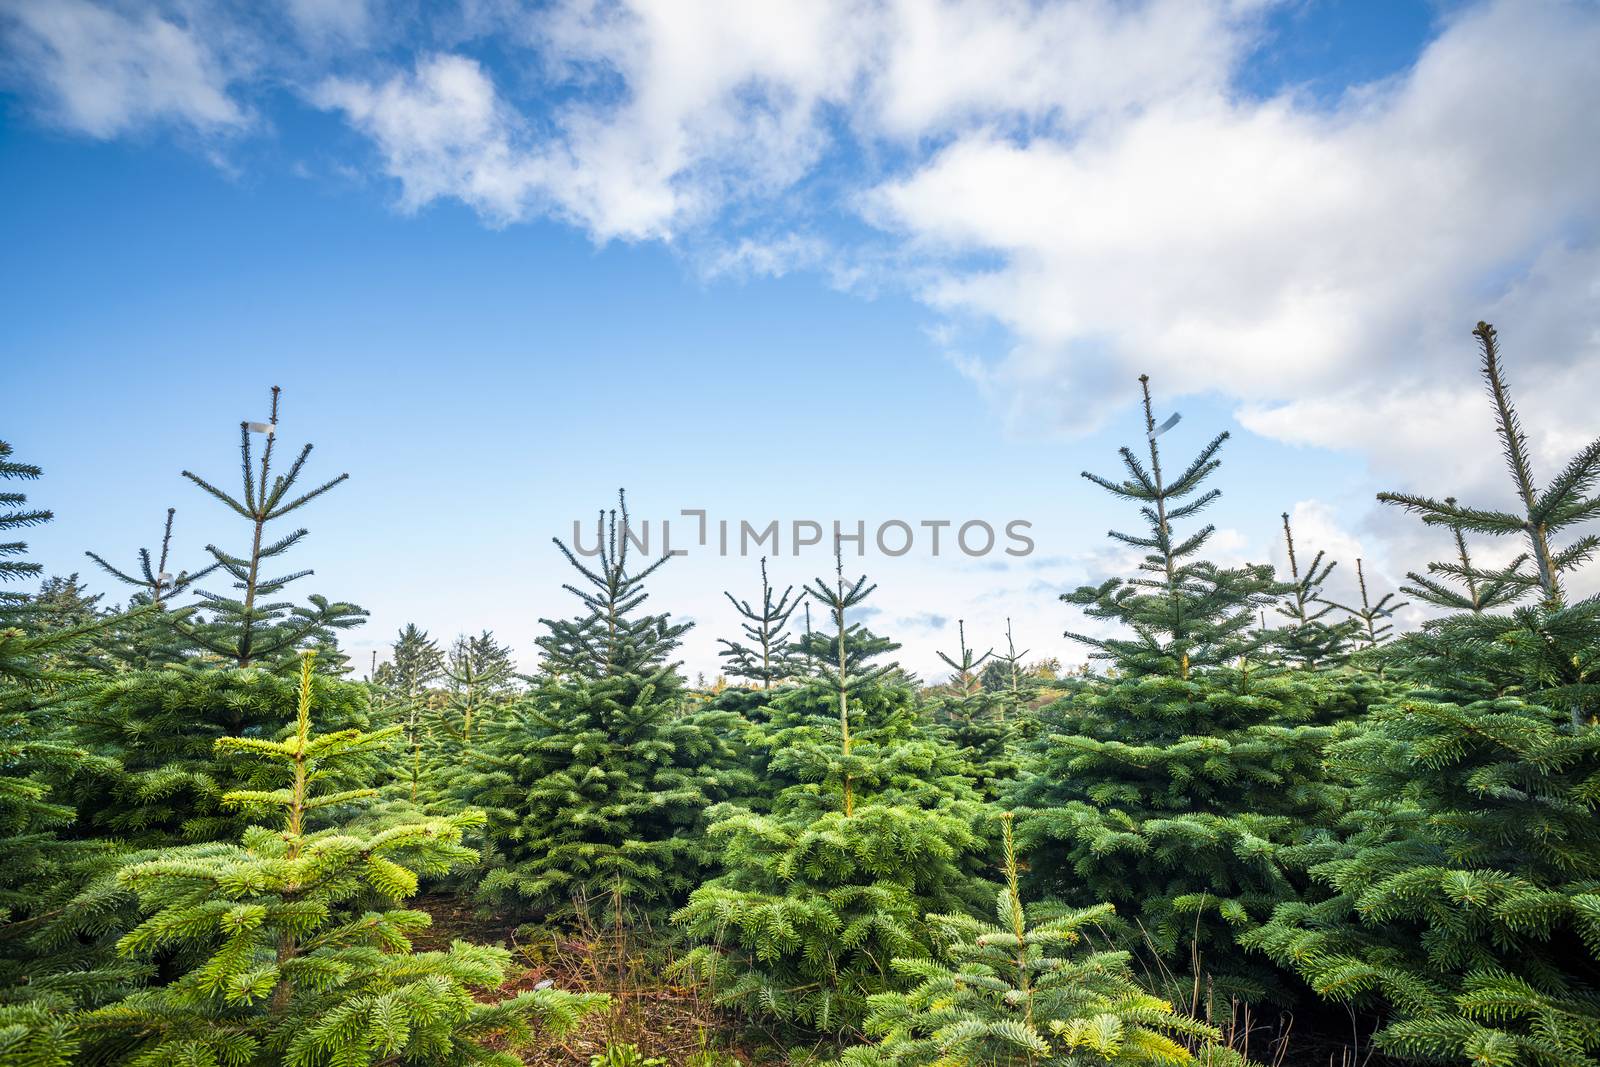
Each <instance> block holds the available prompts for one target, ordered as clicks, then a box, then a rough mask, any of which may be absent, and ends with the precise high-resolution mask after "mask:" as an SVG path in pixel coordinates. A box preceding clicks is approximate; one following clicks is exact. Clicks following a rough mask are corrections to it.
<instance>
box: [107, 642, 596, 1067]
mask: <svg viewBox="0 0 1600 1067" xmlns="http://www.w3.org/2000/svg"><path fill="white" fill-rule="evenodd" d="M312 692H313V679H312V672H311V664H310V660H309V657H308V658H307V660H306V661H305V664H304V666H303V669H302V672H301V677H300V688H299V696H298V716H297V720H296V726H295V730H294V733H293V734H292V735H291V736H290V737H289V738H287V739H286V740H283V741H269V740H265V739H262V738H252V737H227V738H223V739H220V740H219V741H218V743H217V747H218V749H219V751H226V752H231V753H235V754H237V755H240V756H242V757H245V758H251V759H255V760H259V761H261V762H263V763H264V764H267V765H271V766H274V767H275V768H276V770H277V776H276V783H275V787H274V788H261V789H252V790H243V791H238V792H232V793H229V794H228V795H227V797H226V798H225V802H226V803H227V804H228V805H229V806H230V807H233V808H237V809H240V810H243V811H246V812H253V813H268V812H276V813H277V814H278V817H279V820H280V826H281V829H277V830H273V829H267V828H266V827H262V826H253V827H251V828H250V829H249V830H247V831H246V832H245V834H244V837H243V840H242V841H241V843H239V844H208V845H198V846H191V847H189V848H186V849H181V850H177V851H174V852H172V853H170V854H168V855H165V856H163V857H161V858H159V859H151V860H146V861H144V862H140V863H136V864H133V865H131V866H129V867H127V868H126V869H124V870H123V872H122V874H121V880H122V882H123V883H124V884H126V885H127V886H128V887H130V888H131V889H132V890H133V891H134V892H136V893H137V894H138V896H139V900H140V903H141V905H142V908H143V910H144V913H145V918H144V921H143V922H141V923H140V924H139V925H138V926H137V927H135V928H134V929H133V930H131V931H130V932H129V933H128V934H126V935H125V936H124V937H123V938H122V941H121V943H120V950H121V951H122V952H123V953H124V954H125V955H127V956H128V957H130V958H133V959H143V960H151V961H155V960H160V959H164V958H172V957H174V956H175V957H176V958H177V959H178V960H181V961H182V973H181V974H179V975H177V976H176V977H174V978H172V979H171V980H169V981H165V982H164V983H163V984H161V985H159V986H156V987H152V988H150V989H147V990H144V991H141V992H138V993H134V994H132V995H131V996H129V997H127V998H125V999H124V1000H122V1001H120V1002H119V1003H116V1004H114V1005H110V1006H107V1007H104V1008H100V1009H98V1010H96V1011H94V1012H92V1013H90V1014H88V1015H87V1016H85V1017H84V1018H83V1019H82V1020H81V1022H80V1024H79V1026H80V1029H81V1031H82V1033H83V1036H84V1040H85V1041H86V1042H87V1043H88V1044H89V1045H90V1046H91V1050H92V1054H93V1055H95V1056H96V1057H97V1058H104V1059H108V1060H113V1061H115V1062H127V1063H139V1064H155V1063H193V1064H239V1065H244V1064H249V1065H260V1067H267V1065H280V1064H281V1065H284V1067H313V1065H335V1064H337V1065H363V1064H372V1065H376V1064H386V1063H394V1062H411V1063H428V1064H437V1065H445V1064H468V1063H496V1064H504V1065H507V1067H511V1065H515V1064H517V1063H519V1062H520V1060H519V1059H518V1058H517V1057H516V1056H514V1055H512V1054H511V1053H509V1052H492V1051H491V1050H490V1049H489V1048H488V1047H486V1046H485V1044H484V1042H485V1041H486V1040H489V1039H492V1038H495V1037H496V1036H498V1035H508V1036H509V1037H510V1038H511V1039H512V1040H513V1041H516V1040H521V1039H526V1037H527V1036H528V1034H529V1027H530V1025H531V1024H533V1023H538V1022H543V1023H546V1024H554V1025H555V1026H557V1027H566V1026H570V1025H571V1023H573V1022H574V1021H575V1020H576V1019H577V1018H578V1017H579V1016H580V1015H582V1014H583V1013H584V1012H585V1011H587V1010H589V1009H591V1008H593V1007H596V1006H598V1003H599V1002H600V1001H601V1000H603V998H597V997H593V996H577V995H574V994H570V993H564V992H560V991H557V990H548V989H547V990H542V991H537V992H525V993H520V994H517V995H516V996H514V997H511V998H509V999H506V1000H500V1001H498V1002H492V1003H481V1002H479V1001H478V1000H477V999H476V998H475V995H474V994H477V993H486V992H489V991H492V990H495V989H497V988H498V987H499V986H500V985H501V984H502V983H503V982H504V980H505V977H506V968H507V964H508V962H509V954H508V953H507V952H506V951H505V950H503V949H497V948H485V947H482V946H476V945H469V944H466V943H465V942H460V941H458V942H456V943H455V944H454V945H452V946H451V948H450V949H449V950H448V951H445V952H423V953H413V952H412V951H411V946H410V941H409V935H410V934H411V933H413V932H415V931H416V930H418V929H419V928H421V927H423V926H425V925H427V923H428V921H429V920H428V916H427V914H426V913H424V912H419V911H411V910H406V909H403V908H399V907H397V904H398V903H399V901H401V900H403V899H404V898H405V897H407V896H409V895H411V894H412V893H414V892H415V890H416V886H417V878H418V875H419V874H440V873H443V872H445V871H448V870H449V869H450V868H452V867H454V866H457V865H459V864H462V863H468V862H471V861H472V860H473V859H474V858H475V853H474V851H473V850H472V849H470V848H467V847H465V846H464V845H463V844H462V842H461V838H462V834H463V832H465V831H467V830H468V829H470V828H471V827H472V826H473V825H474V823H475V822H481V816H478V817H477V818H476V819H474V817H473V816H471V815H470V814H463V815H460V816H457V817H454V818H452V819H436V820H430V821H428V822H420V823H413V824H410V825H400V826H395V827H391V828H389V829H387V830H384V831H381V832H378V833H375V834H370V835H368V834H360V833H356V832H352V831H350V830H347V829H345V828H342V827H338V826H334V827H330V828H328V829H324V830H320V831H312V830H310V828H309V827H310V823H311V813H312V812H314V811H317V810H319V809H329V810H337V808H339V807H341V806H343V805H348V804H350V803H352V802H354V801H357V800H359V799H361V798H362V797H363V796H369V795H371V793H372V791H371V790H363V789H353V790H352V789H342V788H339V787H338V785H337V784H335V783H338V782H341V781H342V780H344V779H346V778H347V777H348V775H347V774H344V773H340V772H339V771H338V770H337V765H338V764H339V763H341V762H345V761H350V760H352V759H354V762H355V763H356V764H357V765H358V766H359V765H360V764H361V763H362V762H364V761H363V760H361V759H360V757H361V756H362V755H363V754H365V753H370V751H371V750H373V749H374V748H376V747H379V746H381V745H382V743H383V742H384V741H385V740H386V739H388V738H392V737H393V736H394V734H395V733H397V732H398V727H389V728H388V729H386V730H382V731H379V732H377V733H362V732H360V731H358V730H342V731H338V732H335V733H327V734H317V735H313V734H312V733H311V727H310V708H311V702H312ZM365 762H370V761H365ZM330 771H331V772H332V773H330ZM330 784H334V785H335V787H334V789H333V790H332V791H329V790H328V788H327V786H328V785H330Z"/></svg>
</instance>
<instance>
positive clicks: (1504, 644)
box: [1378, 322, 1600, 730]
mask: <svg viewBox="0 0 1600 1067" xmlns="http://www.w3.org/2000/svg"><path fill="white" fill-rule="evenodd" d="M1473 335H1474V336H1475V337H1476V338H1477V341H1478V348H1479V354H1480V356H1481V363H1480V368H1479V369H1480V373H1481V374H1482V377H1483V380H1484V385H1485V387H1486V389H1487V391H1488V394H1489V399H1490V403H1491V406H1492V408H1493V410H1494V419H1495V431H1496V433H1497V434H1498V435H1499V438H1500V446H1501V452H1502V456H1503V458H1504V460H1505V465H1506V471H1507V473H1508V474H1509V475H1510V478H1511V482H1512V485H1513V487H1514V489H1515V493H1516V501H1517V505H1516V510H1515V511H1500V510H1492V509H1487V508H1476V507H1469V506H1466V505H1462V504H1458V503H1454V502H1453V501H1450V500H1448V499H1447V500H1436V499H1434V498H1432V497H1427V496H1420V495H1416V494H1411V493H1379V494H1378V499H1379V500H1380V501H1383V502H1384V503H1387V504H1394V505H1397V506H1399V507H1402V508H1404V509H1406V510H1407V511H1410V512H1413V513H1414V514H1417V515H1419V516H1420V517H1421V518H1422V521H1423V522H1425V523H1427V524H1428V525H1430V526H1444V527H1446V528H1448V529H1451V530H1456V531H1459V532H1464V533H1475V534H1482V535H1486V536H1491V537H1521V538H1522V539H1523V541H1524V543H1525V545H1526V551H1525V552H1524V553H1522V554H1521V555H1519V556H1518V557H1517V558H1516V559H1515V560H1514V561H1513V562H1512V563H1511V564H1509V565H1507V566H1505V567H1502V568H1499V569H1493V570H1489V569H1479V568H1477V567H1474V566H1472V565H1471V563H1470V562H1463V563H1461V564H1449V563H1446V564H1439V565H1437V566H1436V567H1435V568H1431V569H1432V570H1434V571H1435V573H1438V574H1440V575H1444V576H1447V577H1451V578H1455V579H1458V580H1467V579H1471V580H1472V581H1473V582H1474V583H1488V584H1490V585H1491V586H1492V587H1493V588H1494V589H1495V590H1496V592H1497V594H1498V602H1499V603H1500V604H1510V603H1512V602H1514V601H1516V600H1518V599H1521V598H1522V597H1525V596H1532V597H1534V598H1535V599H1534V602H1533V603H1532V604H1528V605H1524V606H1521V607H1517V608H1515V609H1514V610H1513V611H1512V612H1511V613H1510V614H1509V615H1500V614H1498V613H1492V612H1482V611H1473V612H1466V613H1462V614H1459V615H1457V616H1454V617H1452V618H1450V619H1447V620H1445V621H1444V622H1442V623H1440V624H1438V625H1437V627H1436V628H1435V633H1436V634H1437V635H1438V636H1439V637H1440V638H1441V639H1442V640H1445V641H1448V642H1451V643H1454V644H1456V645H1457V646H1459V647H1462V648H1466V649H1471V650H1476V649H1483V648H1497V649H1499V650H1501V651H1503V652H1505V653H1508V655H1503V656H1500V657H1498V658H1496V657H1493V656H1490V655H1484V656H1482V657H1481V658H1482V660H1483V661H1484V662H1485V663H1486V664H1490V663H1492V664H1494V665H1495V666H1496V667H1497V668H1498V669H1500V670H1502V671H1504V670H1508V669H1509V671H1510V672H1512V673H1513V674H1517V675H1520V677H1521V682H1522V685H1521V686H1520V689H1519V691H1520V692H1521V693H1522V694H1523V695H1526V696H1529V697H1530V698H1532V699H1533V700H1534V701H1536V702H1539V703H1547V702H1550V703H1555V704H1558V705H1561V706H1564V707H1566V708H1567V709H1568V711H1569V715H1570V718H1571V722H1572V728H1573V729H1574V730H1578V729H1581V728H1582V727H1583V726H1585V725H1586V724H1588V723H1590V722H1592V721H1593V718H1594V715H1595V713H1596V710H1597V708H1600V647H1597V643H1596V642H1595V640H1594V634H1595V632H1596V631H1597V630H1600V597H1589V598H1587V599H1584V600H1580V601H1578V602H1576V603H1568V600H1567V595H1566V591H1565V589H1564V587H1563V585H1562V576H1563V575H1564V574H1566V573H1568V572H1570V571H1572V570H1575V569H1576V568H1578V567H1580V566H1582V565H1583V564H1584V563H1586V562H1587V561H1588V560H1589V559H1590V558H1591V557H1592V556H1593V555H1594V553H1595V551H1596V549H1600V534H1594V533H1579V532H1577V531H1579V530H1581V529H1582V528H1583V527H1584V526H1585V525H1586V524H1587V523H1590V522H1593V521H1594V520H1595V519H1596V518H1600V493H1596V492H1594V490H1595V486H1596V483H1597V482H1600V439H1597V440H1595V441H1591V442H1590V443H1589V444H1588V445H1586V446H1585V447H1584V448H1582V449H1580V450H1579V451H1578V453H1577V454H1576V455H1574V456H1573V457H1572V459H1571V460H1569V461H1568V463H1567V465H1566V466H1565V467H1564V468H1562V470H1561V472H1560V473H1559V474H1558V475H1557V476H1556V477H1555V478H1554V479H1552V480H1551V481H1550V483H1549V484H1548V485H1546V486H1545V487H1544V488H1543V489H1540V488H1539V487H1538V480H1537V478H1536V477H1535V475H1534V471H1533V465H1532V461H1531V459H1530V458H1529V451H1530V450H1529V447H1528V440H1527V436H1526V434H1525V433H1524V432H1523V429H1522V421H1521V418H1520V416H1519V415H1518V414H1517V409H1516V407H1515V405H1513V404H1512V402H1511V390H1510V387H1509V385H1508V384H1507V382H1506V378H1505V372H1504V370H1503V368H1502V366H1501V362H1500V348H1499V338H1498V336H1497V335H1496V333H1495V330H1494V327H1493V326H1490V325H1489V324H1488V323H1486V322H1480V323H1478V326H1477V328H1476V329H1475V330H1474V331H1473ZM1568 532H1572V533H1575V534H1576V536H1574V538H1573V540H1572V541H1571V542H1570V543H1569V544H1567V545H1566V546H1564V547H1561V546H1558V545H1557V544H1556V543H1555V541H1556V538H1558V537H1559V536H1561V535H1562V534H1564V533H1568Z"/></svg>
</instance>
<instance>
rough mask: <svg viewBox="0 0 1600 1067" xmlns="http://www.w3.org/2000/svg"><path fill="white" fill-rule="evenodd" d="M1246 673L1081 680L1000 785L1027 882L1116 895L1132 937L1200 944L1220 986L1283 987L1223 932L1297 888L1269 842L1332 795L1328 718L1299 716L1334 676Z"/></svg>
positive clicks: (1309, 821)
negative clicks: (1012, 811)
mask: <svg viewBox="0 0 1600 1067" xmlns="http://www.w3.org/2000/svg"><path fill="white" fill-rule="evenodd" d="M1242 683H1243V680H1242V679H1241V678H1240V677H1238V676H1232V677H1230V676H1228V675H1226V674H1222V673H1219V672H1210V673H1208V674H1205V675H1202V676H1200V677H1195V678H1190V679H1188V680H1183V679H1179V678H1172V677H1163V676H1159V675H1151V676H1146V677H1142V678H1132V679H1126V680H1122V681H1117V682H1114V683H1111V684H1108V685H1104V686H1099V687H1095V688H1093V689H1090V690H1086V691H1084V692H1081V693H1079V694H1078V695H1077V696H1076V697H1075V699H1074V700H1073V702H1072V705H1071V707H1070V709H1068V710H1067V711H1066V713H1065V716H1064V718H1063V721H1062V723H1061V726H1060V729H1061V731H1062V732H1060V733H1057V734H1053V735H1051V736H1050V737H1048V738H1047V739H1046V740H1045V742H1044V744H1043V745H1042V747H1041V752H1040V757H1039V764H1038V766H1037V769H1036V773H1034V774H1033V775H1030V776H1027V777H1025V778H1024V779H1022V780H1021V781H1020V782H1019V784H1018V786H1017V788H1016V789H1015V790H1014V791H1013V792H1012V793H1011V794H1010V798H1011V800H1012V802H1013V803H1015V804H1016V805H1017V806H1018V807H1019V809H1020V810H1019V818H1020V819H1021V824H1020V827H1019V830H1020V833H1021V836H1022V840H1023V845H1024V848H1025V849H1026V850H1027V852H1028V855H1029V857H1030V859H1031V860H1032V869H1031V872H1030V876H1029V877H1030V881H1031V883H1032V884H1033V885H1034V886H1035V888H1036V891H1038V892H1040V893H1042V894H1044V895H1046V896H1054V897H1060V898H1061V899H1063V900H1066V901H1068V902H1070V903H1074V904H1085V905H1086V904H1089V903H1095V902H1098V901H1110V902H1112V903H1114V904H1115V905H1116V908H1117V911H1118V913H1119V914H1121V915H1122V916H1123V917H1125V918H1126V919H1128V920H1129V921H1130V922H1133V921H1136V922H1137V924H1138V927H1139V937H1138V938H1136V939H1135V940H1133V941H1132V942H1131V944H1133V945H1135V946H1137V947H1140V948H1141V949H1142V950H1146V951H1149V952H1150V953H1152V954H1153V955H1154V956H1156V957H1158V958H1160V959H1162V960H1166V961H1189V960H1192V959H1194V958H1196V956H1198V958H1199V959H1200V960H1201V965H1202V967H1203V968H1204V973H1205V974H1207V975H1210V976H1211V978H1212V989H1213V991H1214V992H1215V993H1217V994H1219V995H1221V996H1224V997H1226V996H1227V995H1229V994H1240V995H1244V996H1246V997H1250V998H1256V997H1260V996H1262V995H1264V994H1268V995H1272V996H1274V997H1277V998H1279V999H1283V998H1284V997H1286V996H1287V995H1288V994H1287V993H1286V991H1285V989H1284V988H1283V987H1282V984H1281V982H1280V981H1279V980H1278V978H1277V976H1276V975H1275V974H1274V973H1273V972H1272V970H1271V969H1270V968H1267V967H1264V966H1262V963H1261V961H1260V960H1259V959H1254V958H1251V957H1250V956H1248V955H1246V954H1245V953H1243V952H1241V951H1240V950H1239V949H1238V948H1237V946H1236V945H1235V944H1234V938H1235V935H1236V934H1237V933H1238V932H1240V931H1242V930H1246V929H1248V928H1249V927H1250V924H1251V923H1252V922H1258V921H1261V920H1263V919H1265V918H1266V917H1267V915H1268V914H1269V913H1270V912H1271V910H1272V908H1273V907H1274V906H1275V905H1277V904H1278V903H1280V902H1282V901H1284V900H1288V899H1294V898H1295V897H1296V895H1297V887H1296V886H1295V884H1294V883H1293V882H1292V881H1291V880H1290V878H1289V877H1288V876H1286V874H1285V873H1284V871H1283V870H1282V868H1281V865H1280V863H1279V861H1278V853H1279V852H1280V851H1281V850H1282V849H1283V848H1284V847H1286V846H1289V845H1293V844H1298V843H1302V842H1304V841H1305V840H1307V838H1308V836H1311V835H1314V833H1315V829H1314V828H1315V826H1316V824H1317V822H1318V821H1319V820H1321V819H1322V818H1325V817H1327V816H1328V814H1329V813H1333V812H1337V811H1338V810H1339V807H1340V806H1341V804H1342V791H1341V790H1340V789H1339V788H1338V787H1337V785H1336V784H1335V783H1333V782H1331V781H1330V780H1329V779H1328V777H1327V775H1326V773H1325V772H1324V769H1323V750H1324V747H1325V746H1326V745H1327V744H1328V743H1329V741H1330V740H1331V739H1332V738H1333V737H1334V736H1336V730H1337V728H1336V727H1333V726H1317V725H1306V724H1305V721H1306V720H1307V719H1309V718H1311V717H1312V716H1311V713H1310V712H1309V710H1308V705H1314V704H1316V703H1317V696H1316V690H1317V689H1319V688H1321V687H1323V686H1328V685H1333V684H1336V683H1333V682H1329V681H1324V680H1322V679H1321V678H1320V676H1315V675H1309V674H1307V673H1306V672H1293V673H1292V674H1287V675H1280V676H1275V677H1271V678H1253V679H1251V680H1250V683H1249V686H1248V688H1245V687H1244V685H1243V684H1242ZM1141 942H1147V943H1144V944H1141ZM1151 963H1152V966H1154V962H1153V961H1151ZM1168 966H1169V967H1170V962H1169V964H1168ZM1180 966H1181V964H1180ZM1191 977H1192V976H1191Z"/></svg>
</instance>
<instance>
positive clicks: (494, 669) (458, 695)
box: [444, 630, 517, 745]
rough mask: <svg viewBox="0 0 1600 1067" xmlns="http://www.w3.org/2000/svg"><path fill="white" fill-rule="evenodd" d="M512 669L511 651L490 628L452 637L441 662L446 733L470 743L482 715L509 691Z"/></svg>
mask: <svg viewBox="0 0 1600 1067" xmlns="http://www.w3.org/2000/svg"><path fill="white" fill-rule="evenodd" d="M516 672H517V665H516V662H515V660H513V659H512V656H511V650H510V649H509V648H507V647H506V646H505V645H502V644H501V643H500V642H499V641H497V640H495V636H494V634H493V633H491V632H490V631H488V630H484V631H483V632H482V633H480V634H478V635H476V636H471V637H458V638H456V641H455V644H453V645H451V646H450V653H449V655H448V656H447V657H446V658H445V661H444V677H445V682H446V693H447V699H448V704H447V705H446V708H447V711H448V713H449V715H450V717H451V719H450V721H449V722H448V723H447V724H446V725H447V729H448V732H449V733H450V735H451V736H453V737H456V738H458V739H459V740H460V742H461V743H462V744H463V745H470V744H471V743H472V733H473V730H474V729H475V728H481V726H482V724H483V719H484V716H485V714H486V713H487V712H489V711H490V710H491V709H493V708H494V707H496V706H498V705H499V704H501V703H503V702H504V700H505V699H506V697H507V695H508V694H509V693H510V692H511V690H512V687H513V686H514V685H515V684H516V676H517V673H516Z"/></svg>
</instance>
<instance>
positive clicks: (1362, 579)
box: [1328, 559, 1408, 649]
mask: <svg viewBox="0 0 1600 1067" xmlns="http://www.w3.org/2000/svg"><path fill="white" fill-rule="evenodd" d="M1356 585H1357V587H1358V588H1359V589H1360V591H1361V606H1360V607H1359V608H1352V607H1346V606H1345V605H1343V604H1340V603H1337V602H1335V601H1331V600H1330V601H1328V603H1329V604H1330V605H1332V606H1333V607H1336V608H1338V609H1339V610H1340V611H1342V612H1344V613H1345V614H1347V615H1349V616H1350V621H1352V622H1355V623H1357V626H1356V629H1355V635H1356V640H1357V641H1360V642H1361V643H1363V644H1364V645H1365V646H1366V647H1367V648H1369V649H1373V648H1377V647H1378V646H1379V645H1381V644H1383V643H1384V642H1385V641H1387V640H1389V638H1391V637H1393V636H1394V634H1393V631H1394V623H1393V622H1390V621H1389V620H1391V619H1393V618H1394V613H1395V612H1397V611H1399V610H1400V609H1401V608H1403V607H1406V606H1408V604H1407V602H1406V601H1403V600H1402V601H1401V602H1400V603H1398V604H1391V603H1389V601H1391V600H1393V599H1394V596H1395V595H1394V594H1393V593H1385V594H1383V596H1381V597H1379V598H1378V599H1377V600H1376V601H1374V600H1373V599H1372V597H1371V596H1370V595H1369V594H1368V593H1367V574H1366V571H1365V570H1363V569H1362V563H1361V560H1360V559H1357V560H1356Z"/></svg>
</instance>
